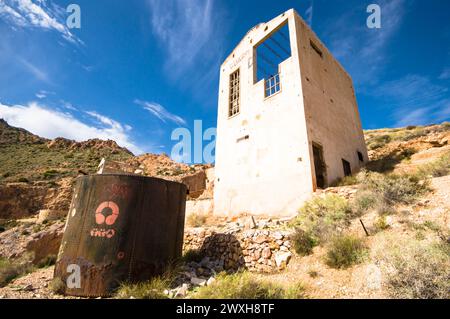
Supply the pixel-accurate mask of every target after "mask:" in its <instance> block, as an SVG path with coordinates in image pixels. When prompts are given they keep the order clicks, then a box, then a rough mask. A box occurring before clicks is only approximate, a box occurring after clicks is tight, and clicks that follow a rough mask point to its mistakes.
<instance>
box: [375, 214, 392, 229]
mask: <svg viewBox="0 0 450 319" xmlns="http://www.w3.org/2000/svg"><path fill="white" fill-rule="evenodd" d="M374 227H375V231H377V232H378V231H383V230H386V229H388V228H389V224H388V223H387V221H386V216H385V215H381V216H379V217H378V219H377V221H376V222H375V224H374Z"/></svg>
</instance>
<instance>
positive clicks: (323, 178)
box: [312, 143, 327, 189]
mask: <svg viewBox="0 0 450 319" xmlns="http://www.w3.org/2000/svg"><path fill="white" fill-rule="evenodd" d="M312 147H313V157H314V169H315V172H316V186H317V188H321V189H324V188H326V186H327V166H326V165H325V160H324V157H323V147H322V146H321V145H319V144H317V143H313V145H312Z"/></svg>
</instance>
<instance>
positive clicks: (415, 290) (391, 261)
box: [378, 234, 450, 299]
mask: <svg viewBox="0 0 450 319" xmlns="http://www.w3.org/2000/svg"><path fill="white" fill-rule="evenodd" d="M381 241H382V243H381V246H380V247H379V252H378V258H380V259H381V260H383V261H384V262H385V263H386V264H387V265H386V267H388V268H389V269H390V271H386V273H387V275H388V278H387V284H388V291H389V294H390V296H391V297H392V298H408V299H409V298H412V299H437V298H442V299H448V298H450V280H449V279H450V247H449V244H448V243H441V242H435V241H431V242H430V241H426V240H417V239H414V238H404V237H400V236H398V235H392V234H390V235H387V236H384V237H383V238H382V240H381Z"/></svg>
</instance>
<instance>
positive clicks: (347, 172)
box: [342, 159, 352, 176]
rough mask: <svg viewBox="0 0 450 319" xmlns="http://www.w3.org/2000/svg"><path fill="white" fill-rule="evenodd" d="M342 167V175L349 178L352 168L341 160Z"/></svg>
mask: <svg viewBox="0 0 450 319" xmlns="http://www.w3.org/2000/svg"><path fill="white" fill-rule="evenodd" d="M342 166H343V168H344V175H345V176H351V175H352V167H351V165H350V163H349V162H348V161H346V160H345V159H342Z"/></svg>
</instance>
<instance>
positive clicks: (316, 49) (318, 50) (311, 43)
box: [309, 41, 323, 58]
mask: <svg viewBox="0 0 450 319" xmlns="http://www.w3.org/2000/svg"><path fill="white" fill-rule="evenodd" d="M309 44H310V45H311V48H313V50H314V51H316V53H317V54H318V55H319V56H320V57H321V58H323V53H322V51H321V50H320V49H319V47H318V46H317V45H316V44H315V43H314V42H312V41H309Z"/></svg>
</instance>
